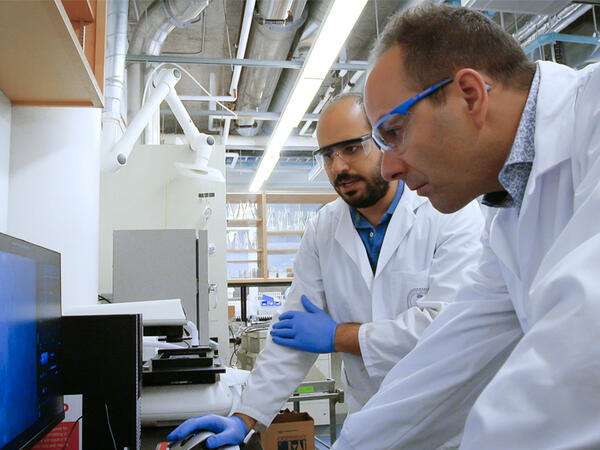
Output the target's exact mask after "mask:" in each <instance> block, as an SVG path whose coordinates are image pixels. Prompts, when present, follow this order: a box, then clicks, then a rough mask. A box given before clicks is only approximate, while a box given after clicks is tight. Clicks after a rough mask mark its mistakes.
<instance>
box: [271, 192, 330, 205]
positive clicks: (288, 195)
mask: <svg viewBox="0 0 600 450" xmlns="http://www.w3.org/2000/svg"><path fill="white" fill-rule="evenodd" d="M265 195H266V197H267V198H266V201H267V203H313V204H319V203H329V202H332V201H334V200H335V199H336V198H338V195H337V194H336V193H335V192H333V191H315V192H267V193H266V194H265Z"/></svg>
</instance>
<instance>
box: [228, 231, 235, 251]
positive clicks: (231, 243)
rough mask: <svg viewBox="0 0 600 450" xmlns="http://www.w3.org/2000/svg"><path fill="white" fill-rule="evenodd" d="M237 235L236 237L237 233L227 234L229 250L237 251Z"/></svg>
mask: <svg viewBox="0 0 600 450" xmlns="http://www.w3.org/2000/svg"><path fill="white" fill-rule="evenodd" d="M235 235H236V232H235V231H228V232H227V249H228V250H233V249H235Z"/></svg>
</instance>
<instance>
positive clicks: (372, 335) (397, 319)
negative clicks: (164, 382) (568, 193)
mask: <svg viewBox="0 0 600 450" xmlns="http://www.w3.org/2000/svg"><path fill="white" fill-rule="evenodd" d="M483 225H484V221H483V216H482V214H481V210H480V207H479V205H478V204H477V203H476V202H473V203H472V204H470V205H469V206H468V207H467V208H465V209H464V210H462V211H460V212H458V213H455V214H452V215H443V214H441V213H439V212H437V211H436V210H435V209H434V208H433V206H432V205H431V204H430V203H429V201H427V200H426V199H423V198H420V197H418V196H417V195H416V194H415V193H413V192H411V191H410V190H408V189H405V190H404V193H403V195H402V197H401V199H400V201H399V203H398V205H397V207H396V209H395V211H394V214H393V216H392V218H391V220H390V223H389V226H388V229H387V232H386V234H385V239H384V241H383V245H382V248H381V252H380V255H379V260H378V264H377V270H376V273H375V275H373V271H372V269H371V266H370V264H369V260H368V256H367V252H366V250H365V248H364V244H363V242H362V240H361V239H360V236H359V234H358V232H357V231H356V229H355V227H354V224H353V223H352V220H351V217H350V210H349V207H348V205H347V204H346V203H344V201H343V200H342V199H337V200H336V201H334V202H332V203H330V204H328V205H326V206H324V207H323V208H322V209H321V210H320V211H319V213H318V214H317V216H316V217H315V218H314V219H313V220H312V221H311V222H310V223H309V224H308V226H307V228H306V231H305V233H304V236H303V238H302V242H301V244H300V248H299V250H298V254H297V256H296V260H295V263H294V274H295V277H294V282H293V283H292V286H291V288H290V291H289V293H288V297H287V300H286V303H285V305H284V309H285V310H304V308H303V307H302V304H301V303H300V296H301V295H302V294H305V295H306V296H307V297H308V298H309V299H310V300H311V301H312V302H313V303H314V304H315V305H317V306H319V307H322V308H324V309H325V310H326V311H327V312H328V313H329V314H330V316H331V317H332V318H333V319H334V320H335V321H336V322H338V323H347V322H355V323H362V324H363V325H362V326H361V327H360V330H359V344H360V348H361V352H362V355H363V357H362V358H361V357H359V356H355V355H351V354H346V353H344V354H342V358H343V369H342V373H343V375H342V377H343V378H344V380H343V381H344V383H345V385H346V386H345V388H346V390H345V393H346V401H347V404H348V406H349V408H350V409H351V410H357V409H359V408H360V407H362V405H364V404H365V403H366V401H367V400H368V399H369V398H370V397H371V396H372V395H373V394H374V393H375V392H376V391H377V389H378V388H379V385H380V383H381V381H382V380H383V377H384V376H385V375H386V374H387V372H388V371H389V370H390V369H391V368H392V367H393V366H394V365H395V364H396V362H397V361H399V360H400V359H401V358H402V357H404V356H405V355H406V354H407V353H408V352H409V351H410V350H411V349H412V348H414V346H415V344H416V342H417V340H418V339H419V337H420V336H421V334H422V332H423V331H424V330H425V328H426V327H427V326H428V325H429V324H430V322H431V321H432V320H433V318H434V317H435V316H436V315H437V313H438V312H439V310H440V309H441V308H442V306H443V305H444V304H445V302H449V301H452V300H454V297H455V295H456V290H457V286H459V285H460V284H461V282H462V281H463V278H462V275H461V274H462V272H463V270H464V269H465V268H466V267H467V266H469V265H472V264H474V262H475V261H476V259H477V256H478V254H479V253H480V252H481V245H480V240H479V237H480V234H481V231H482V230H483ZM427 292H428V293H427ZM425 294H427V295H425ZM317 356H318V355H316V354H313V353H308V352H303V351H299V350H294V349H290V348H287V347H282V346H279V345H277V344H275V343H273V342H272V340H271V339H270V337H269V340H268V342H267V344H266V346H265V349H264V350H263V351H262V352H261V354H260V356H259V357H258V358H257V361H256V365H255V367H254V370H253V371H252V374H251V375H250V378H249V380H248V384H247V387H246V388H245V389H244V391H243V394H242V398H241V402H240V406H239V407H238V408H237V412H241V413H244V414H247V415H249V416H251V417H254V418H255V419H257V420H258V422H259V427H258V428H259V429H260V425H265V426H266V425H268V424H269V423H270V422H271V420H272V419H273V417H274V416H275V414H276V413H277V412H278V411H279V409H280V408H281V406H282V405H283V403H284V402H285V401H286V400H287V398H288V397H289V396H290V395H291V393H292V392H293V391H294V390H295V389H296V387H297V386H298V384H299V383H301V382H302V380H303V379H304V377H305V376H306V374H307V373H308V371H309V370H310V367H311V366H312V365H313V363H314V362H315V360H316V358H317Z"/></svg>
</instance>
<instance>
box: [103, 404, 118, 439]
mask: <svg viewBox="0 0 600 450" xmlns="http://www.w3.org/2000/svg"><path fill="white" fill-rule="evenodd" d="M104 409H105V410H106V423H107V424H108V431H110V437H111V438H112V441H113V447H114V448H115V450H117V441H115V435H114V434H113V430H112V427H111V426H110V416H109V415H108V405H107V404H106V403H104Z"/></svg>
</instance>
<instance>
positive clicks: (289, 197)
mask: <svg viewBox="0 0 600 450" xmlns="http://www.w3.org/2000/svg"><path fill="white" fill-rule="evenodd" d="M0 1H1V0H0ZM336 198H338V195H337V194H336V193H335V192H334V191H327V192H323V191H310V192H261V193H250V192H228V193H227V203H229V204H232V203H239V204H244V203H247V202H250V203H254V204H255V206H256V216H257V217H260V219H253V220H251V219H242V220H236V219H229V220H227V229H228V230H232V229H235V228H236V227H237V228H255V229H256V245H257V247H260V248H261V249H260V250H256V256H257V257H258V259H259V260H258V261H252V262H257V265H258V267H257V269H258V270H257V272H258V275H259V276H261V275H262V276H264V277H268V276H269V269H268V268H269V258H272V257H273V255H277V254H279V255H294V254H295V253H297V252H298V248H274V249H269V248H267V238H268V237H269V236H277V235H279V236H300V237H301V236H302V235H303V234H304V230H281V231H275V230H268V229H267V228H268V227H267V225H268V224H267V220H266V217H267V205H271V204H278V205H279V207H280V206H281V205H282V204H286V203H289V204H295V203H297V204H314V205H322V204H325V203H329V202H331V201H333V200H335V199H336ZM311 209H312V208H311ZM315 209H316V207H315ZM261 219H263V220H261ZM289 240H290V241H297V239H291V238H290V239H289ZM279 245H297V244H296V243H295V242H289V243H286V244H279ZM230 252H231V250H230ZM232 253H233V252H232ZM236 253H250V250H248V251H246V249H243V250H237V251H236ZM251 256H254V255H251ZM232 257H233V256H232ZM236 262H240V261H236ZM236 262H232V264H235V263H236ZM291 282H292V279H291V278H285V279H279V278H276V279H269V278H257V279H254V278H253V279H248V280H247V281H244V280H242V281H241V282H240V280H237V279H233V280H229V283H234V284H232V285H233V286H245V285H249V286H252V285H254V286H256V285H269V284H270V285H278V284H279V285H281V284H286V283H291Z"/></svg>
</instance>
